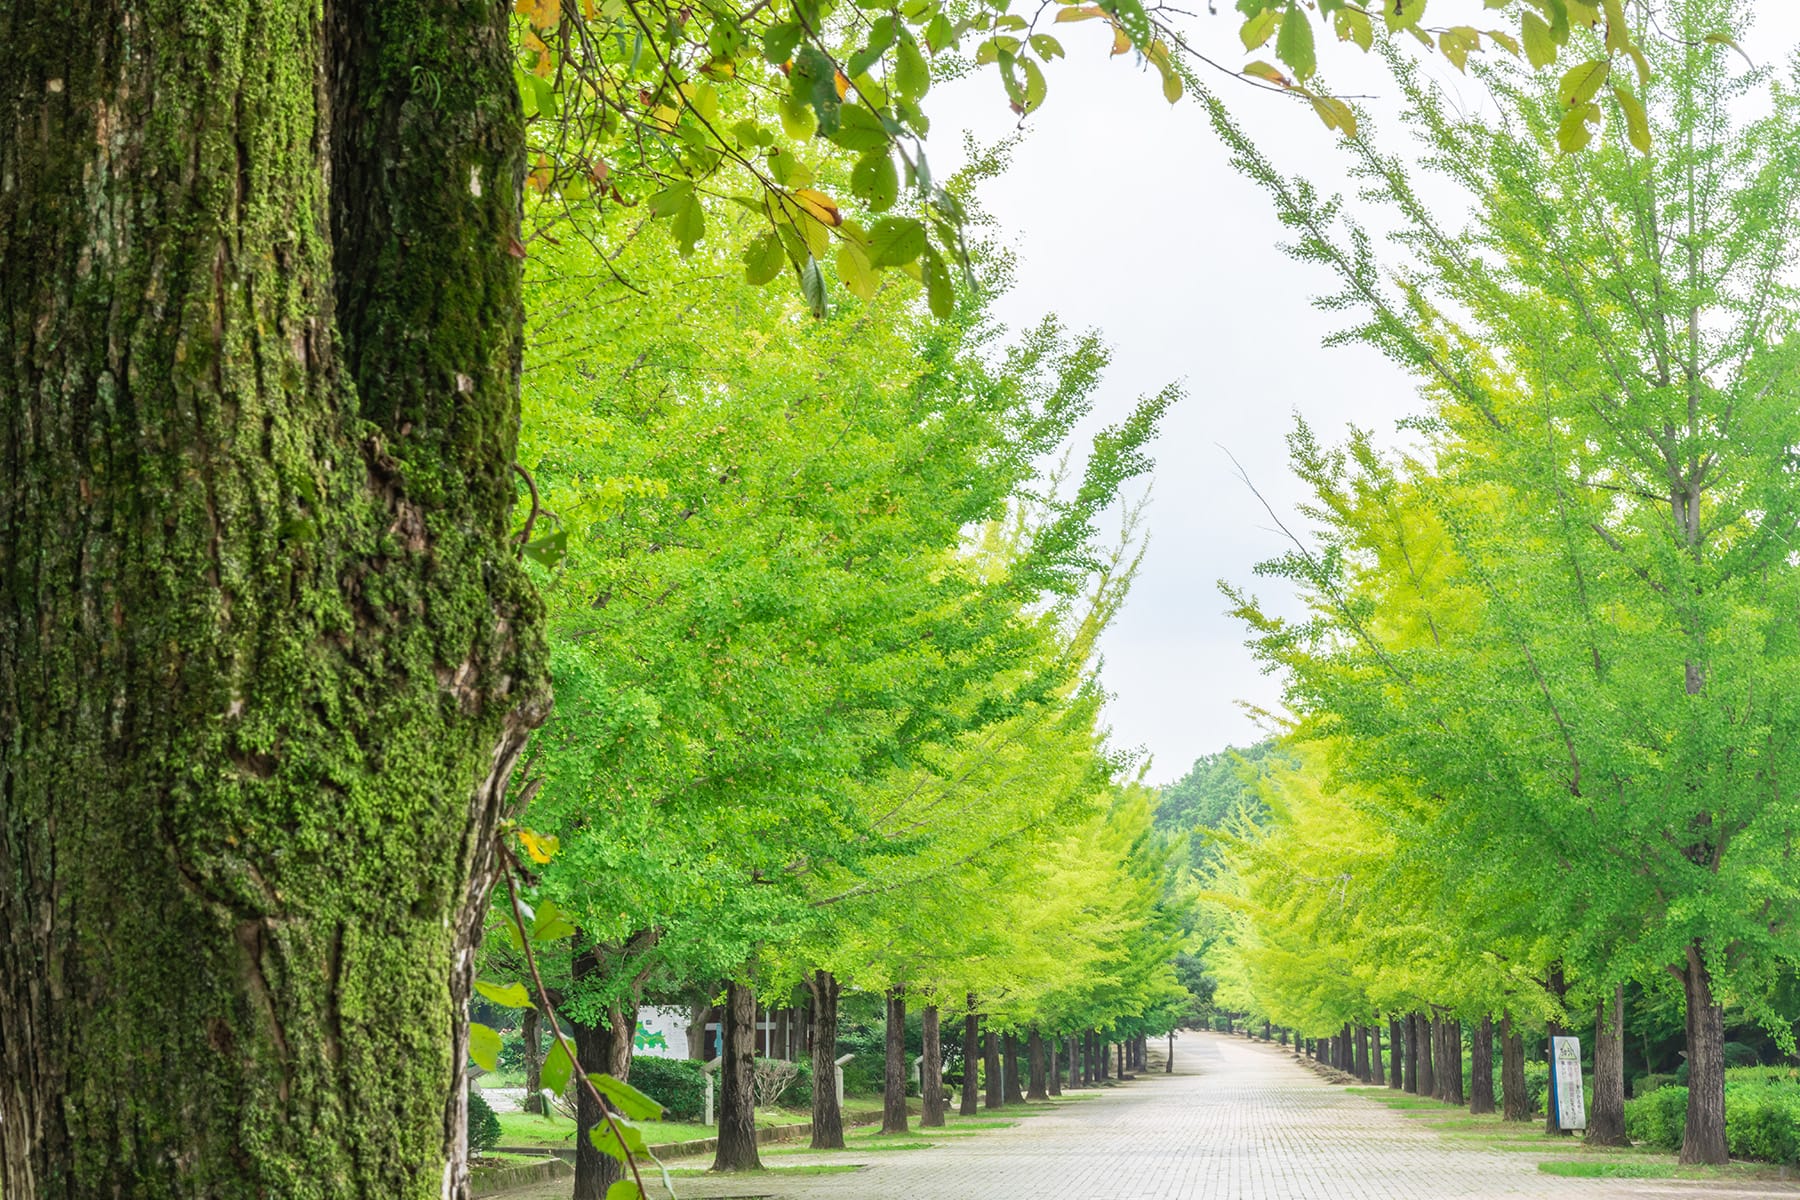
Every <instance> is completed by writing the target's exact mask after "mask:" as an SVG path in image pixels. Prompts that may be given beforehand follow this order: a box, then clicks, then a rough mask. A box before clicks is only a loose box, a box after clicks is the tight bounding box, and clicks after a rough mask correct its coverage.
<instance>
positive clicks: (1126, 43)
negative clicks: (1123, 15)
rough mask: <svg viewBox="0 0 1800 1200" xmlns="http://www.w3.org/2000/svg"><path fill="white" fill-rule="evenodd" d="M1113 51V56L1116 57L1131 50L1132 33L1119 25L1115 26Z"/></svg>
mask: <svg viewBox="0 0 1800 1200" xmlns="http://www.w3.org/2000/svg"><path fill="white" fill-rule="evenodd" d="M1112 52H1113V57H1115V58H1116V57H1118V56H1119V55H1121V54H1129V53H1130V52H1131V35H1130V34H1128V33H1126V32H1125V30H1124V29H1123V28H1121V27H1120V26H1117V25H1114V26H1113V44H1112Z"/></svg>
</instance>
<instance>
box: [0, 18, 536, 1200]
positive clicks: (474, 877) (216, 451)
mask: <svg viewBox="0 0 1800 1200" xmlns="http://www.w3.org/2000/svg"><path fill="white" fill-rule="evenodd" d="M509 19H510V11H509V7H508V6H507V5H505V4H502V3H498V2H493V3H486V4H477V3H468V4H462V5H445V4H440V3H425V2H422V0H394V2H393V3H391V4H360V3H352V2H350V0H326V2H324V3H323V4H321V3H319V2H317V0H306V2H300V0H261V2H259V3H249V2H247V0H225V2H224V3H222V4H217V5H210V6H204V7H201V6H195V5H192V4H185V3H179V2H176V0H143V2H141V3H136V4H116V3H105V4H102V3H85V2H83V0H76V2H75V3H73V4H70V3H50V2H49V0H15V2H14V3H10V4H8V5H6V6H5V7H4V8H3V9H0V79H3V80H5V81H6V82H5V86H4V88H0V180H4V184H3V185H0V230H4V234H0V731H3V733H0V797H3V798H4V799H3V800H0V1055H3V1058H0V1191H3V1192H4V1194H5V1195H6V1196H7V1197H9V1198H13V1197H17V1198H26V1197H31V1198H41V1197H65V1196H101V1195H128V1196H132V1197H138V1198H143V1200H159V1198H161V1197H165V1196H177V1195H180V1196H192V1195H198V1194H202V1193H204V1194H208V1195H246V1196H248V1195H262V1194H268V1195H274V1194H299V1193H304V1194H307V1195H311V1196H316V1197H321V1198H335V1197H360V1196H385V1197H407V1198H411V1197H432V1198H434V1200H435V1198H437V1197H441V1196H442V1197H460V1196H463V1195H465V1194H466V1191H467V1164H466V1162H465V1161H464V1156H465V1152H464V1144H465V1137H466V1125H467V1111H466V1092H465V1080H464V1077H463V1063H464V1060H465V1056H466V1053H467V1046H468V1035H467V1029H466V1024H465V1019H464V1012H465V1007H466V1003H467V1000H468V995H469V991H470V984H471V972H472V969H473V962H474V957H475V956H474V948H475V945H476V943H477V942H478V941H479V938H480V931H481V925H482V918H483V917H484V916H485V915H486V912H487V898H488V893H489V890H490V888H491V886H492V884H493V882H494V880H495V878H496V875H495V857H494V851H493V836H494V829H495V825H496V822H497V821H498V820H499V819H500V817H501V815H502V807H503V800H504V796H505V793H506V784H507V778H508V775H509V773H510V771H511V768H512V766H513V763H514V761H515V760H516V757H517V755H518V752H519V750H520V748H521V747H522V745H523V741H524V738H525V736H526V734H527V733H528V732H529V730H530V729H531V728H532V727H533V726H535V725H536V724H538V723H539V722H540V721H541V720H542V719H543V717H544V715H545V714H546V712H547V711H548V701H549V695H548V690H547V687H546V685H545V671H544V654H543V647H542V642H541V639H540V635H539V613H540V610H539V605H538V602H537V600H536V599H535V596H534V594H533V593H532V591H531V589H530V588H529V586H528V585H527V583H526V581H525V578H524V575H523V573H522V571H521V570H520V568H519V565H518V563H517V560H516V551H515V548H514V547H513V546H512V545H510V544H509V542H508V537H507V527H508V521H509V517H510V513H511V511H512V509H513V505H514V492H513V480H512V474H511V468H512V460H513V451H514V444H515V438H516V433H517V424H518V369H519V347H520V279H521V272H520V263H519V262H518V260H517V259H516V258H514V257H513V256H512V255H511V254H509V253H508V249H509V246H516V245H517V241H516V235H517V231H518V223H519V206H520V200H519V197H520V191H521V182H522V170H523V140H522V126H521V118H520V109H519V100H518V87H517V84H516V83H515V81H514V78H513V53H512V50H511V48H510V46H509V45H508V36H507V34H508V22H509ZM421 79H426V80H430V81H431V84H432V86H431V90H430V92H429V95H427V94H426V93H425V92H423V91H422V90H421V84H420V80H421ZM477 178H478V179H479V180H480V181H481V183H482V187H481V188H479V189H473V188H471V187H470V180H471V179H477Z"/></svg>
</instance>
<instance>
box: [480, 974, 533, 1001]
mask: <svg viewBox="0 0 1800 1200" xmlns="http://www.w3.org/2000/svg"><path fill="white" fill-rule="evenodd" d="M475 990H476V991H478V992H480V993H481V994H482V995H483V996H486V997H487V998H488V999H489V1000H492V1001H493V1002H494V1003H495V1004H498V1005H500V1006H501V1007H502V1008H530V1007H531V1006H532V1005H531V993H530V992H528V991H526V990H525V985H524V984H522V983H489V982H488V981H487V980H485V979H477V980H476V981H475Z"/></svg>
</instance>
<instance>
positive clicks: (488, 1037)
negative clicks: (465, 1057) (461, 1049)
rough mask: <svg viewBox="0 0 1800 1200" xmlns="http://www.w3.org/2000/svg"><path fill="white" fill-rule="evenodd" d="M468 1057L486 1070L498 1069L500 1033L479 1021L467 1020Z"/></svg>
mask: <svg viewBox="0 0 1800 1200" xmlns="http://www.w3.org/2000/svg"><path fill="white" fill-rule="evenodd" d="M469 1057H470V1058H472V1059H474V1060H475V1065H476V1066H478V1067H480V1068H482V1069H483V1070H486V1071H497V1070H499V1069H500V1035H499V1034H497V1033H495V1032H494V1031H493V1030H492V1029H489V1028H488V1027H487V1026H486V1025H483V1024H482V1023H481V1022H479V1021H470V1022H469Z"/></svg>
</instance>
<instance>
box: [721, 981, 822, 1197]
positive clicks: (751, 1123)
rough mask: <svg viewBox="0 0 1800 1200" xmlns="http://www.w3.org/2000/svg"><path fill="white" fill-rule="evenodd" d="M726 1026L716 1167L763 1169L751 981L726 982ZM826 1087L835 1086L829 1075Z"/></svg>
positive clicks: (753, 1003)
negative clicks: (758, 1138) (758, 1133)
mask: <svg viewBox="0 0 1800 1200" xmlns="http://www.w3.org/2000/svg"><path fill="white" fill-rule="evenodd" d="M722 1025H723V1028H721V1030H720V1031H719V1032H720V1034H721V1037H720V1041H721V1042H722V1043H723V1046H724V1054H723V1056H722V1057H723V1059H724V1061H723V1062H721V1063H720V1064H719V1142H718V1146H717V1148H716V1149H715V1150H714V1152H713V1164H712V1169H713V1170H715V1171H760V1170H761V1169H762V1159H761V1157H760V1156H759V1155H758V1154H757V1151H756V991H755V990H754V989H753V988H751V986H750V985H749V984H747V983H730V984H727V985H726V987H725V1014H724V1020H723V1022H722ZM825 1086H827V1087H830V1086H831V1081H830V1079H829V1078H828V1079H827V1080H826V1083H825ZM813 1090H814V1091H815V1092H816V1091H817V1090H818V1089H817V1088H816V1087H815V1088H814V1089H813Z"/></svg>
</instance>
